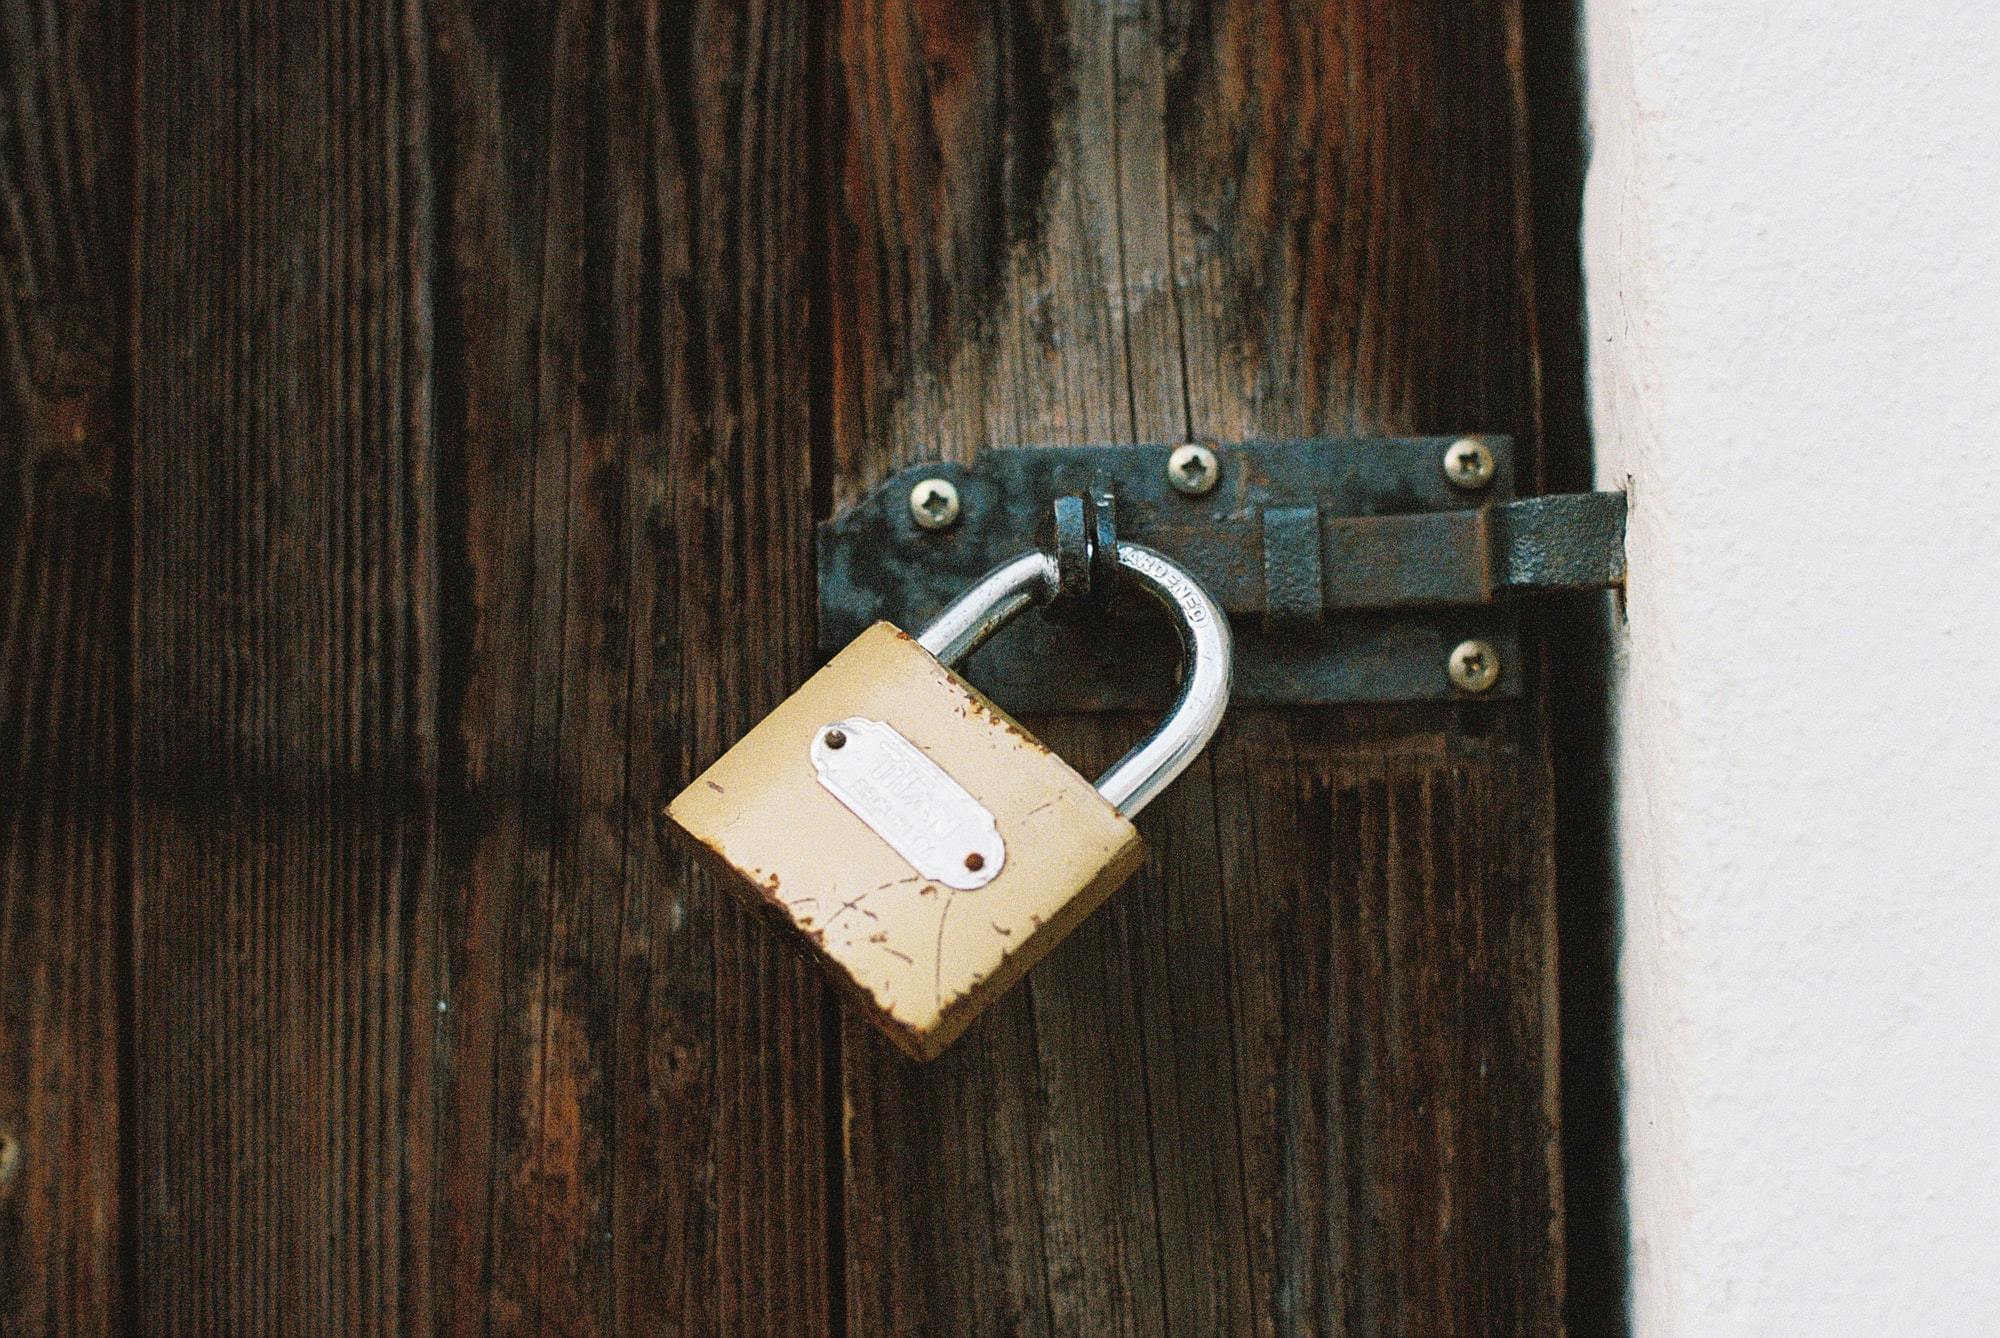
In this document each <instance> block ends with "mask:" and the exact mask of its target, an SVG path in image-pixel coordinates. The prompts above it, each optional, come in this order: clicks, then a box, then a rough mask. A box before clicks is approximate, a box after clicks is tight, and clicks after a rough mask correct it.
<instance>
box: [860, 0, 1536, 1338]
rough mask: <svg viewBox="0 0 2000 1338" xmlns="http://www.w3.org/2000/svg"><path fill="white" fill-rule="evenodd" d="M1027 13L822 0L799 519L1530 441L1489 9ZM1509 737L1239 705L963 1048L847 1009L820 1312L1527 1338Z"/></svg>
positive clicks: (1508, 144) (1513, 79)
mask: <svg viewBox="0 0 2000 1338" xmlns="http://www.w3.org/2000/svg"><path fill="white" fill-rule="evenodd" d="M1023 18H1024V15H1023V14H1021V13H1020V12H1019V11H1017V10H1015V9H1013V8H1012V7H992V8H988V7H977V6H975V7H953V8H952V9H951V10H950V11H949V13H945V12H940V11H939V10H936V9H932V8H928V7H923V6H905V5H900V4H895V3H890V4H881V5H873V4H855V5H851V6H849V7H848V9H847V11H846V12H845V14H844V16H843V22H842V27H841V42H840V47H839V51H838V58H837V63H836V68H835V70H834V75H833V77H834V81H835V89H836V92H837V95H838V98H839V103H840V106H841V109H842V113H843V117H842V121H841V129H842V132H843V135H844V137H845V140H846V144H847V147H846V149H845V151H844V154H843V158H844V161H845V163H846V169H847V170H846V175H845V178H844V181H843V199H842V204H843V206H844V207H843V209H842V212H841V213H840V214H839V215H838V216H837V218H836V223H835V233H834V237H835V240H834V252H835V257H836V268H837V269H838V270H839V271H840V272H842V273H845V274H850V275H852V276H853V282H852V283H851V284H850V285H847V286H843V287H842V288H841V289H839V290H838V300H837V301H836V303H835V305H834V308H833V313H832V314H833V321H834V340H835V349H836V360H835V381H834V407H835V422H834V427H835V447H836V452H837V459H838V461H839V464H840V467H841V476H840V478H839V480H838V481H837V483H836V493H837V494H842V495H844V494H845V493H847V492H850V491H852V490H853V489H854V488H856V487H857V486H859V485H860V484H861V483H863V482H865V481H866V480H868V479H870V478H872V477H874V476H876V475H877V474H879V473H880V472H882V471H883V470H885V469H887V468H889V467H890V466H892V465H893V464H895V463H897V462H900V461H903V460H906V459H909V458H913V457H920V456H923V455H926V454H930V453H933V452H941V453H944V454H947V455H953V456H957V457H959V458H968V457H969V456H970V455H971V454H972V453H973V452H974V451H976V450H977V449H979V448H981V447H984V446H989V445H1002V444H1006V443H1007V442H1008V441H1010V440H1020V439H1032V440H1041V441H1057V442H1060V441H1085V440H1118V441H1129V440H1178V439H1182V438H1184V437H1196V438H1199V437H1219V438H1223V439H1235V438H1242V437H1248V436H1255V435H1304V434H1310V433H1315V432H1332V431H1353V430H1361V431H1371V430H1374V431H1386V432H1395V431H1409V432H1432V431H1452V430H1459V429H1465V428H1471V427H1475V426H1480V427H1485V428H1488V429H1491V430H1511V431H1516V432H1521V433H1523V434H1524V435H1527V436H1529V437H1532V430H1533V427H1534V422H1535V419H1534V403H1533V398H1532V390H1533V386H1532V376H1531V369H1532V354H1533V329H1532V324H1531V308H1530V306H1529V305H1528V304H1527V302H1526V301H1525V300H1524V298H1525V294H1526V293H1527V291H1528V290H1527V287H1526V285H1527V283H1528V275H1527V264H1528V254H1527V250H1526V243H1525V240H1524V238H1523V236H1522V235H1521V232H1520V230H1519V228H1520V223H1521V218H1522V214H1521V210H1520V208H1519V202H1518V200H1517V198H1516V195H1517V188H1518V183H1517V182H1516V181H1515V179H1514V172H1515V168H1516V159H1517V155H1518V153H1519V151H1520V140H1521V136H1522V134H1523V127H1522V124H1521V119H1520V114H1519V112H1520V109H1519V106H1518V102H1517V99H1516V96H1515V94H1516V91H1517V88H1518V81H1519V70H1518V65H1517V61H1516V56H1517V54H1518V53H1517V50H1516V48H1517V39H1516V36H1515V32H1514V28H1513V26H1512V25H1513V24H1514V23H1515V22H1516V21H1517V20H1518V13H1517V11H1516V10H1515V9H1514V8H1513V7H1511V6H1482V5H1471V4H1467V5H1454V6H1449V7H1447V9H1446V10H1444V11H1438V10H1436V9H1435V8H1433V9H1426V10H1417V9H1413V8H1411V7H1408V6H1402V5H1391V4H1378V5H1363V6H1359V7H1355V6H1351V5H1333V4H1327V5H1320V6H1308V7H1304V8H1303V9H1301V10H1299V11H1293V10H1289V9H1280V8H1278V7H1275V6H1258V5H1228V6H1207V5H1188V6H1167V7H1165V8H1164V9H1163V8H1161V7H1158V6H1154V5H1149V4H1142V3H1127V4H1120V5H1115V6H1099V5H1091V4H1084V3H1076V4H1072V5H1069V6H1066V7H1061V8H1059V9H1058V10H1056V11H1055V12H1050V13H1037V14H1035V15H1034V16H1033V17H1032V19H1031V20H1030V27H1031V28H1032V29H1033V30H1034V32H1035V33H1036V35H1037V40H1036V41H1035V42H1034V43H1031V44H1029V45H1028V46H1027V47H1026V48H1025V50H1024V48H1023V45H1022V43H1021V41H1020V39H1019V30H1018V28H1017V27H1016V25H1017V24H1019V23H1021V22H1022V21H1023ZM1052 91H1053V92H1052ZM1044 121H1046V124H1045V123H1044ZM968 195H971V196H972V197H974V198H976V199H979V200H982V201H983V202H984V208H983V209H981V208H977V207H974V206H972V205H968V204H967V203H966V198H967V196H968ZM1136 727H1137V726H1134V725H1127V726H1125V727H1123V732H1122V733H1121V732H1120V731H1119V730H1118V729H1116V728H1107V727H1106V726H1103V725H1101V724H1097V723H1094V722H1083V723H1079V722H1062V724H1061V727H1060V729H1053V728H1052V730H1051V733H1050V734H1049V736H1048V737H1050V739H1051V741H1052V742H1058V743H1060V744H1061V745H1063V747H1064V748H1065V750H1066V751H1067V752H1068V753H1069V754H1070V755H1072V756H1074V757H1077V758H1078V759H1079V765H1081V766H1083V767H1084V769H1085V770H1086V771H1088V770H1089V767H1090V766H1091V765H1095V764H1098V763H1101V762H1102V761H1104V760H1108V759H1109V758H1110V757H1112V756H1115V755H1116V749H1117V746H1118V744H1119V743H1120V742H1122V741H1123V740H1124V739H1125V738H1128V737H1129V735H1130V732H1131V730H1132V729H1135V728H1136ZM1544 755H1545V754H1544V746H1543V744H1542V743H1541V735H1540V723H1539V717H1538V715H1537V713H1536V711H1535V710H1534V708H1533V707H1532V706H1530V707H1529V708H1527V709H1526V710H1523V711H1519V712H1513V711H1508V710H1505V709H1501V710H1498V711H1494V710H1490V709H1480V710H1467V711H1466V712H1464V713H1463V718H1462V719H1456V720H1454V719H1451V718H1450V717H1449V716H1448V715H1428V716H1427V715H1422V714H1418V713H1378V714H1376V715H1374V716H1368V715H1363V714H1361V713H1354V714H1351V715H1349V716H1347V717H1344V718H1342V717H1329V718H1323V719H1322V718H1315V717H1313V716H1310V715H1307V714H1305V713H1299V714H1297V715H1295V716H1292V717H1286V718H1278V717H1256V716H1250V715H1247V714H1238V715H1237V716H1236V717H1235V718H1234V723H1233V724H1232V725H1231V726H1230V727H1228V728H1226V729H1225V732H1224V735H1223V736H1222V738H1221V739H1219V740H1218V742H1217V744H1216V745H1214V747H1213V749H1212V753H1211V762H1210V765H1209V768H1208V774H1207V776H1206V777H1205V778H1191V779H1190V780H1187V781H1183V782H1182V784H1181V786H1180V787H1179V788H1178V789H1177V790H1176V791H1175V792H1174V793H1173V794H1172V796H1170V798H1169V799H1168V800H1166V801H1164V802H1163V803H1162V804H1161V805H1160V806H1159V808H1158V809H1156V810H1154V811H1151V812H1149V813H1148V814H1147V815H1146V817H1145V818H1144V819H1143V820H1142V824H1141V825H1142V828H1143V829H1144V830H1145V832H1146V835H1147V838H1148V841H1149V844H1151V845H1153V846H1154V847H1155V849H1156V850H1157V851H1159V852H1160V853H1159V854H1158V856H1157V857H1156V859H1155V861H1154V863H1153V864H1152V866H1151V867H1150V871H1149V872H1148V873H1146V874H1143V875H1142V876H1141V878H1140V879H1139V880H1137V881H1136V882H1135V883H1134V884H1132V885H1129V886H1128V887H1127V888H1126V889H1125V890H1124V891H1122V892H1121V893H1119V894H1118V895H1117V896H1115V897H1114V898H1113V900H1112V902H1111V904H1110V905H1109V906H1108V907H1107V909H1106V911H1105V912H1104V913H1101V914H1100V915H1099V916H1098V917H1096V919H1094V920H1093V921H1092V922H1091V923H1090V924H1088V925H1086V926H1085V927H1084V928H1083V929H1082V930H1080V931H1079V932H1078V933H1077V934H1076V935H1075V936H1074V938H1073V939H1072V940H1071V941H1070V943H1069V944H1067V945H1065V947H1064V948H1062V949H1061V950H1059V951H1058V952H1056V953H1054V954H1052V955H1051V957H1050V958H1049V959H1048V960H1047V961H1046V962H1045V963H1044V964H1043V965H1042V967H1041V968H1040V969H1039V970H1038V971H1037V972H1036V973H1035V974H1033V975H1032V976H1031V977H1030V978H1029V981H1028V984H1027V987H1026V989H1025V990H1024V991H1022V992H1021V994H1020V995H1019V996H1017V997H1016V998H1015V999H1014V1000H1011V1001H1009V1002H1008V1003H1006V1004H1003V1005H1001V1006H999V1007H998V1008H996V1009H995V1010H994V1011H993V1014H992V1015H991V1016H990V1017H989V1019H988V1020H987V1021H986V1022H984V1023H982V1024H980V1025H979V1026H977V1027H975V1028H974V1029H973V1031H971V1032H970V1033H968V1035H967V1036H966V1038H965V1039H964V1040H962V1041H961V1043H960V1046H959V1049H958V1050H957V1051H955V1052H954V1053H953V1054H951V1055H948V1056H947V1057H946V1058H945V1060H943V1061H942V1062H941V1063H940V1064H939V1065H937V1066H935V1067H933V1068H930V1069H925V1070H922V1071H919V1072H912V1071H910V1070H908V1069H907V1068H905V1067H903V1066H902V1064H901V1062H900V1061H899V1060H897V1059H896V1058H894V1057H893V1055H892V1054H891V1053H890V1052H889V1051H888V1050H887V1048H886V1047H884V1046H882V1045H881V1044H880V1043H879V1041H877V1040H876V1039H875V1038H874V1037H872V1036H870V1035H869V1034H868V1033H867V1032H866V1031H865V1030H864V1029H862V1028H859V1027H857V1026H853V1025H850V1026H849V1027H848V1028H847V1029H846V1032H845V1037H846V1058H847V1067H846V1070H845V1072H844V1075H843V1077H844V1080H845V1083H846V1088H847V1094H848V1103H849V1108H850V1117H849V1121H848V1128H847V1144H848V1151H849V1159H848V1165H847V1180H846V1183H847V1195H848V1205H847V1220H848V1224H849V1228H848V1241H849V1246H850V1249H849V1254H848V1287H849V1303H850V1304H849V1320H850V1324H851V1326H852V1327H853V1329H854V1330H855V1331H858V1332H886V1331H896V1332H910V1333H924V1332H974V1331H981V1332H983V1331H1008V1332H1011V1331H1017V1330H1018V1331H1031V1332H1047V1333H1069V1332H1091V1333H1099V1332H1102V1333H1113V1332H1118V1333H1137V1334H1150V1333H1159V1332H1194V1333H1222V1332H1246V1333H1247V1332H1257V1333H1267V1334H1288V1333H1297V1332H1427V1333H1428V1332H1438V1333H1446V1332H1454V1333H1455V1332H1468V1333H1470V1332H1495V1331H1529V1332H1548V1331H1552V1330H1554V1329H1556V1328H1558V1327H1560V1322H1561V1321H1560V1306H1561V1295H1562V1280H1561V1249H1560V1243H1559V1242H1560V1205H1561V1196H1560V1184H1559V1176H1558V1172H1557V1168H1556V1166H1555V1164H1554V1162H1553V1160H1552V1149H1553V1147H1554V1140H1555V1129H1556V1123H1555V1108H1554V1095H1555V1068H1554V1065H1555V1049H1554V1044H1553V1035H1552V1018H1551V1010H1552V1008H1553V998H1554V994H1553V968H1554V939H1553V926H1552V894H1551V886H1550V882H1549V877H1548V869H1547V841H1548V815H1547V811H1546V807H1545V802H1544V797H1545V794H1546V787H1547V781H1546V777H1545V773H1544V772H1543V770H1542V765H1543V764H1542V762H1541V760H1540V759H1541V758H1543V756H1544ZM996 1297H1005V1298H1007V1299H1006V1301H1005V1302H1004V1303H999V1304H996V1303H995V1301H994V1299H993V1298H996Z"/></svg>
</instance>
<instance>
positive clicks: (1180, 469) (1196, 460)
mask: <svg viewBox="0 0 2000 1338" xmlns="http://www.w3.org/2000/svg"><path fill="white" fill-rule="evenodd" d="M1219 477H1221V470H1219V469H1218V468H1217V467H1216V464H1215V452H1214V451H1211V450H1210V449H1208V447H1206V446H1203V445H1202V444H1201V443H1200V442H1194V441H1191V442H1188V443H1187V444H1186V445H1184V446H1176V447H1174V452H1173V454H1172V455H1169V456H1168V457H1167V482H1169V483H1171V484H1173V485H1174V491H1175V492H1178V493H1185V494H1186V495H1187V496H1189V497H1200V496H1201V495H1202V494H1203V493H1207V492H1212V491H1214V489H1215V481H1216V479H1217V478H1219Z"/></svg>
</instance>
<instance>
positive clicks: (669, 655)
mask: <svg viewBox="0 0 2000 1338" xmlns="http://www.w3.org/2000/svg"><path fill="white" fill-rule="evenodd" d="M438 9H439V21H438V27H437V60H436V69H437V75H438V85H439V88H440V89H441V91H442V96H441V101H440V105H439V109H438V113H437V118H438V119H437V123H436V126H437V134H436V140H437V145H438V153H439V163H440V174H441V179H442V181H443V183H444V185H443V197H442V199H441V200H440V206H439V212H440V219H441V226H442V229H443V237H442V241H441V244H440V246H441V252H442V254H443V257H444V259H443V284H442V287H441V290H440V297H439V322H438V324H439V341H440V346H441V348H443V349H444V350H447V353H446V354H445V355H444V356H445V357H446V359H447V364H446V370H445V372H444V382H445V386H444V390H443V393H442V395H441V401H440V412H439V429H438V430H439V438H440V441H441V443H442V444H443V451H444V455H445V463H444V466H443V470H442V482H441V486H442V488H443V498H442V506H441V510H442V514H443V526H444V539H443V544H444V549H445V553H444V563H445V568H446V573H447V576H446V579H447V585H448V587H449V593H448V594H447V597H446V599H445V602H444V606H443V610H442V613H443V618H444V627H445V631H444V645H445V658H446V669H445V672H444V676H443V680H442V684H441V690H442V694H443V702H444V705H443V725H442V730H443V737H444V758H445V760H444V774H443V776H442V777H441V783H442V785H443V787H444V790H443V798H442V801H441V812H442V822H443V833H442V835H443V850H444V856H443V861H442V874H441V880H442V887H441V894H442V915H443V925H442V928H441V933H440V939H441V942H442V943H444V944H445V945H446V947H445V954H446V955H445V961H444V964H443V966H442V968H441V971H440V975H441V979H442V980H443V981H444V982H445V988H444V991H443V994H442V996H441V1002H443V1003H445V1004H446V1005H447V1007H446V1010H445V1014H444V1016H445V1017H446V1018H447V1019H448V1020H446V1021H445V1022H444V1023H443V1027H442V1031H441V1044H440V1049H439V1052H438V1057H437V1064H438V1069H437V1086H438V1091H439V1093H440V1099H441V1102H442V1114H441V1123H440V1130H439V1163H440V1188H439V1202H438V1209H437V1220H438V1222H439V1224H440V1236H439V1241H438V1246H437V1251H438V1266H437V1274H438V1277H439V1279H440V1293H439V1298H438V1307H439V1308H438V1319H439V1322H440V1325H441V1326H443V1327H463V1328H474V1327H479V1326H480V1325H481V1324H482V1321H483V1320H486V1321H490V1322H492V1323H493V1324H495V1325H496V1326H498V1327H500V1328H502V1329H504V1330H508V1331H566V1332H568V1331H574V1332H585V1331H588V1332H629V1331H649V1330H653V1329H660V1328H665V1329H667V1330H670V1331H677V1332H696V1333H705V1332H719V1333H737V1332H758V1333H763V1332H772V1333H776V1332H799V1333H813V1332H824V1331H826V1330H827V1328H828V1327H829V1325H830V1323H831V1322H832V1302H831V1300H830V1281H829V1279H830V1275H831V1270H830V1266H829V1263H828V1257H829V1256H828V1249H829V1243H830V1230H831V1228H830V1224H829V1220H828V1205H827V1195H828V1189H827V1170H826V1158H827V1151H828V1131H827V1128H826V1124H825V1120H826V1113H827V1100H828V1090H827V1084H828V1078H827V1076H826V1074H825V1071H824V1067H823V1062H824V1056H825V1050H826V1039H825V1026H826V1018H827V1014H826V1011H825V1010H826V1008H827V1001H826V997H825V992H824V988H823V986H822V985H821V983H820V981H819V979H818V978H817V976H816V975H814V974H813V973H812V972H811V971H810V970H809V969H807V968H806V967H805V966H804V965H803V964H802V963H799V962H797V961H796V960H794V959H793V958H792V957H790V956H789V955H788V954H786V953H784V952H783V951H782V950H781V949H780V948H779V947H778V945H776V944H775V943H773V942H772V941H771V940H770V938H769V936H768V935H767V934H766V933H765V932H764V931H763V930H762V929H761V928H760V927H758V926H757V925H755V924H753V923H751V922H749V921H748V920H747V919H746V918H745V917H744V916H743V915H742V914H741V913H740V912H739V911H738V910H737V909H736V908H735V906H734V904H733V903H732V902H730V901H728V900H727V899H726V898H725V899H718V898H717V896H716V894H715V892H714V890H713V889H712V888H711V887H710V886H709V885H708V883H707V882H706V880H705V879H702V878H700V877H698V876H697V875H696V874H695V872H694V871H693V870H692V869H691V868H690V866H689V865H688V864H687V863H686V861H685V860H684V859H683V857H682V856H680V855H679V854H678V853H676V852H675V851H673V850H672V849H670V847H669V846H668V844H667V843H666V842H665V839H664V834H663V832H664V829H663V827H662V825H661V818H660V810H661V808H662V807H663V806H664V804H665V801H666V799H667V798H668V797H670V796H671V795H672V794H673V793H674V792H675V791H676V790H677V789H678V788H679V786H680V785H681V784H684V783H685V778H686V777H687V776H688V775H690V774H692V772H693V771H694V770H695V769H696V768H697V767H698V766H699V765H702V764H705V763H706V762H707V761H708V760H710V759H712V758H713V757H714V756H715V754H716V753H718V752H719V751H720V750H721V749H722V747H723V746H725V745H726V744H727V743H728V742H730V741H732V740H733V739H734V738H735V737H736V736H737V735H738V734H739V733H740V732H741V731H742V730H743V729H744V728H746V727H747V726H748V725H749V724H750V723H751V722H752V721H753V720H754V719H755V718H756V717H757V716H758V715H760V714H762V713H763V712H764V711H766V710H768V709H769V708H770V707H771V706H772V705H774V704H775V703H776V702H777V701H778V700H779V699H780V698H781V697H782V695H783V694H784V693H785V692H787V691H788V690H789V689H790V688H791V687H792V686H794V685H796V683H797V682H798V681H799V680H800V679H801V678H802V677H803V676H804V673H805V670H806V667H807V666H806V662H805V656H806V654H807V653H808V650H809V647H810V646H811V643H812V636H811V618H812V607H813V605H812V585H811V565H810V534H811V523H812V515H813V513H812V505H813V470H812V467H811V455H812V445H811V443H812V433H811V411H810V401H809V399H808V398H807V394H806V391H807V388H808V385H809V383H810V377H809V374H808V359H809V356H810V353H811V348H810V345H809V344H808V343H807V342H806V341H805V340H804V339H802V338H800V337H798V331H799V329H800V326H801V322H802V320H803V319H804V318H805V316H806V315H807V314H808V309H809V306H810V303H811V301H812V299H813V294H812V290H811V271H810V268H809V264H810V261H811V260H812V258H813V256H814V254H815V253H816V247H815V246H814V245H813V243H812V241H811V238H812V230H813V226H814V215H813V214H812V212H811V192H812V191H814V190H816V189H817V186H816V184H815V181H814V180H812V179H809V177H810V171H811V168H812V160H811V157H810V149H811V144H812V135H811V125H810V117H809V115H808V113H809V111H810V108H811V105H812V104H811V101H810V98H811V96H812V89H811V88H810V85H809V83H808V74H809V60H810V58H811V56H812V53H813V49H812V45H811V39H812V36H813V34H812V32H811V28H810V25H809V23H808V22H807V18H808V15H809V9H808V8H807V7H804V6H800V5H796V4H757V5H747V6H746V5H738V4H713V5H701V6H695V7H693V8H692V9H691V10H690V9H680V8H674V9H671V10H667V11H663V10H662V9H661V8H659V7H657V6H650V5H637V6H629V7H613V8H611V9H610V10H605V9H601V8H599V7H594V6H583V5H574V4H552V5H546V6H518V7H510V8H505V9H496V8H494V7H492V6H488V5H484V4H457V3H444V4H440V5H439V6H438Z"/></svg>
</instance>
